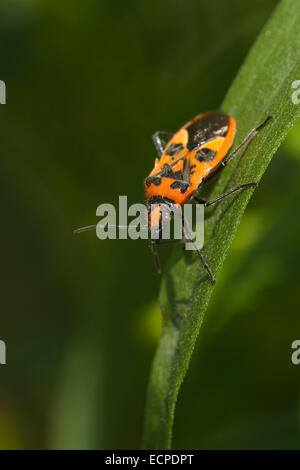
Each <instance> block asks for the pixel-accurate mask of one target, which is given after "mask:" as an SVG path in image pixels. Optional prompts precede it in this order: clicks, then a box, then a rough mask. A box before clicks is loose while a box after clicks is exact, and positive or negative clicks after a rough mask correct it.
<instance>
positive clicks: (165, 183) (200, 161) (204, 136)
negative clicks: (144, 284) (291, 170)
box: [75, 111, 272, 282]
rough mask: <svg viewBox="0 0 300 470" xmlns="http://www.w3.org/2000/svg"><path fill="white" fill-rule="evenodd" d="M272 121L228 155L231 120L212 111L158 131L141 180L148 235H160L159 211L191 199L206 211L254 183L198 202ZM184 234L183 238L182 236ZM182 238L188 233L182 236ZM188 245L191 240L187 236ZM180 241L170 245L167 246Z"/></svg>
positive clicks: (232, 133)
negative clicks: (206, 188) (150, 165)
mask: <svg viewBox="0 0 300 470" xmlns="http://www.w3.org/2000/svg"><path fill="white" fill-rule="evenodd" d="M271 117H272V116H268V117H267V118H266V119H265V120H264V121H263V122H262V123H261V124H260V125H258V126H257V127H255V128H254V129H252V131H251V132H250V133H249V134H248V136H247V137H246V138H245V139H244V140H243V142H242V143H241V144H240V145H239V146H238V147H237V148H236V149H235V150H234V151H233V152H231V153H228V152H229V149H230V147H231V145H232V143H233V141H234V137H235V131H236V122H235V120H234V118H233V117H231V116H228V115H227V114H226V113H224V112H222V111H213V112H208V113H204V114H200V115H198V116H196V117H195V118H194V119H193V120H192V121H189V122H188V123H187V124H185V125H184V126H183V127H182V128H181V129H179V131H178V132H176V133H175V134H172V133H168V132H161V131H158V132H156V133H155V134H154V135H153V141H154V145H155V147H156V150H157V153H158V158H156V160H155V166H154V168H153V170H152V171H151V173H150V175H149V176H148V177H147V178H146V179H145V190H146V195H147V200H148V213H149V224H150V229H151V233H153V232H155V231H157V232H158V233H159V234H160V229H161V224H162V219H163V217H165V216H166V214H165V213H164V212H163V210H162V206H163V205H164V206H169V207H170V209H171V208H174V207H175V208H176V207H179V206H183V205H184V204H185V203H186V202H187V201H189V200H191V199H194V200H195V201H196V202H197V203H199V204H203V205H204V207H207V206H211V205H212V204H215V203H216V202H218V201H220V200H221V199H224V198H225V197H227V196H229V195H230V194H232V193H234V192H235V191H238V190H240V189H243V188H245V187H247V186H255V185H256V184H257V183H256V182H248V183H243V184H240V185H238V186H236V187H234V188H232V189H230V190H229V191H226V192H225V193H224V194H221V195H220V196H218V197H217V198H215V199H213V200H211V201H204V200H203V199H200V198H198V196H197V193H198V191H199V188H200V187H201V186H202V185H203V184H204V183H205V182H206V181H207V179H208V178H210V177H212V176H214V175H215V174H216V173H217V171H219V170H220V169H222V168H224V167H225V166H226V164H227V163H228V162H229V161H230V160H231V159H232V158H233V157H234V156H235V155H236V154H237V153H238V151H239V150H241V149H242V148H243V147H245V146H246V145H247V144H249V143H250V141H251V140H252V139H253V137H254V136H255V135H256V134H257V133H258V131H259V130H260V129H262V128H263V127H264V126H265V125H266V124H267V122H268V121H269V120H270V119H271ZM94 228H96V225H92V226H89V227H83V228H81V229H77V230H75V232H76V233H79V232H83V231H87V230H91V229H94ZM185 233H186V232H185ZM186 235H187V233H186ZM187 238H188V241H190V242H192V243H193V240H192V238H191V237H189V235H187ZM178 241H179V242H180V241H186V239H185V240H170V242H178ZM165 243H166V241H162V240H161V238H160V236H158V239H152V241H151V246H152V250H153V253H154V256H155V260H156V266H157V269H158V271H159V272H160V263H159V258H158V254H157V251H156V245H162V244H165ZM195 250H196V252H197V255H198V257H199V259H200V261H201V263H202V265H203V266H204V268H205V269H206V271H207V273H208V275H209V277H210V279H211V281H212V282H215V278H214V276H213V274H212V272H211V270H210V268H209V266H208V265H207V263H206V262H205V260H204V259H203V256H202V254H201V253H200V251H199V250H198V248H197V247H196V245H195Z"/></svg>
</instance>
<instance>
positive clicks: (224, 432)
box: [0, 0, 300, 449]
mask: <svg viewBox="0 0 300 470" xmlns="http://www.w3.org/2000/svg"><path fill="white" fill-rule="evenodd" d="M276 3H277V2H276V0H265V1H264V2H261V1H260V0H244V1H243V2H241V1H240V0H227V1H226V2H224V1H223V0H210V1H206V0H205V1H204V0H202V1H200V0H189V1H183V0H181V1H180V0H178V1H175V0H159V1H158V0H151V1H142V0H127V1H126V2H122V1H113V2H112V1H109V0H98V1H96V0H85V1H84V2H79V1H77V2H74V1H73V2H71V1H70V0H68V1H67V0H66V1H64V2H62V1H59V0H43V1H42V0H27V1H26V0H1V2H0V58H1V76H0V79H1V80H4V81H5V82H6V86H7V104H6V105H2V106H0V111H1V113H0V120H1V159H0V162H1V171H0V179H1V185H0V188H1V197H0V205H1V220H2V230H1V261H2V263H1V264H2V269H1V306H2V308H1V323H0V339H2V340H4V341H5V342H6V345H7V364H6V365H3V366H0V448H2V449H7V448H8V449H12V448H74V449H81V448H83V449H93V448H104V449H105V448H106V449H117V448H121V449H131V448H139V446H140V441H141V432H142V425H143V412H144V411H143V410H144V405H145V393H146V386H147V380H148V376H149V369H150V366H151V360H152V358H153V354H154V351H155V346H156V344H157V340H158V338H159V332H160V314H159V309H158V306H157V304H156V299H157V294H158V289H159V283H160V279H159V277H158V275H157V273H156V270H155V266H154V261H153V259H152V254H151V251H150V249H149V247H148V246H147V242H145V241H142V240H139V241H131V240H124V241H123V240H122V241H109V240H107V241H103V242H100V241H99V240H98V239H97V238H96V236H95V234H94V233H86V234H82V235H80V236H73V235H72V230H73V229H74V228H76V227H78V226H82V225H87V224H90V223H95V222H96V216H95V211H96V207H97V206H98V205H99V204H100V203H102V202H108V203H113V204H117V202H118V196H119V195H127V196H128V202H129V204H131V203H134V202H143V201H144V200H145V196H144V190H143V178H144V177H145V176H146V175H147V174H148V173H149V171H150V170H151V169H152V167H153V163H154V158H155V151H154V147H153V144H152V141H151V135H152V134H153V133H154V132H155V131H156V130H158V129H159V130H170V131H172V130H173V131H175V130H177V129H178V128H179V127H180V126H181V125H182V124H183V123H185V122H186V121H187V120H189V119H191V118H192V117H193V116H195V115H197V114H199V113H200V112H203V111H207V110H210V109H217V108H218V107H219V106H220V103H221V101H222V99H223V97H224V95H225V93H226V90H227V88H228V86H229V85H230V83H231V81H232V80H233V78H234V76H235V75H236V73H237V71H238V68H239V66H240V65H241V63H242V61H243V59H244V58H245V56H246V54H247V51H248V50H249V47H250V46H251V44H252V43H253V41H254V40H255V38H256V36H257V34H258V33H259V31H260V30H261V28H262V26H263V25H264V23H265V21H266V20H267V18H268V17H269V15H270V13H271V11H272V10H273V8H274V6H275V5H276ZM296 79H300V77H295V80H296ZM299 130H300V127H299V126H298V127H295V128H294V129H293V130H292V132H291V134H290V135H289V137H288V139H287V141H286V142H285V144H284V145H283V147H282V148H281V149H280V151H279V152H278V154H277V155H276V156H275V158H274V160H273V161H272V163H271V165H270V167H269V169H268V171H267V173H266V174H265V176H264V178H263V180H262V183H261V185H260V186H259V188H258V190H257V191H256V193H255V195H254V197H253V199H252V201H251V204H250V205H249V207H248V209H247V211H246V215H245V217H244V219H243V222H242V225H241V227H240V230H239V232H238V236H237V238H236V240H235V242H234V245H233V246H232V249H231V251H230V254H229V256H228V258H227V261H226V263H225V265H224V268H223V270H222V273H221V275H220V276H219V281H218V283H217V286H216V290H215V294H214V296H213V299H212V302H211V305H210V307H209V311H208V313H207V316H206V322H205V323H204V326H203V328H202V330H201V332H200V337H199V341H198V347H197V348H196V351H195V354H194V357H193V359H192V363H191V368H190V370H189V372H188V375H187V377H186V380H185V381H184V384H183V387H182V390H181V393H180V395H179V400H178V406H177V411H176V417H175V431H174V447H175V448H201V449H214V448H225V449H231V448H233V449H238V448H250V449H251V448H255V449H260V448H299V447H300V436H299V425H300V407H299V378H300V377H299V374H300V365H299V366H298V367H297V366H295V365H293V364H292V363H291V352H292V350H291V343H292V341H293V340H295V339H300V338H299V337H300V321H299V300H298V286H299V280H300V275H299V267H298V262H297V261H298V260H299V254H300V253H299V251H300V246H299V230H300V223H299V217H298V210H299V209H298V208H299V204H300V175H299V166H300V153H299V151H300V137H299V135H300V133H299ZM262 158H263V155H262ZM160 253H161V257H162V263H163V265H164V264H165V262H166V259H167V257H168V256H169V254H170V248H169V247H166V248H164V249H161V250H160Z"/></svg>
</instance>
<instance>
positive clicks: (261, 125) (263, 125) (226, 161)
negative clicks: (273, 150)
mask: <svg viewBox="0 0 300 470" xmlns="http://www.w3.org/2000/svg"><path fill="white" fill-rule="evenodd" d="M272 118H273V116H268V117H267V118H266V119H265V120H264V122H262V123H261V124H260V125H259V126H257V127H255V128H254V129H252V131H251V132H250V133H249V134H248V135H247V137H246V138H245V139H244V140H243V142H242V143H241V144H240V145H239V146H238V147H237V148H236V149H235V150H234V151H233V152H231V153H230V154H229V155H228V156H227V157H226V158H224V160H223V161H222V162H221V165H222V166H223V167H224V166H225V165H226V164H227V163H228V162H229V160H231V159H232V158H233V157H234V156H235V155H236V154H237V153H238V152H239V151H240V150H241V148H243V147H245V145H247V144H249V142H251V140H252V139H253V137H255V136H256V134H257V133H258V132H259V131H260V129H262V128H263V127H265V125H266V124H267V123H268V122H269V121H270V119H272Z"/></svg>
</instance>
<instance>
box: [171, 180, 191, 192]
mask: <svg viewBox="0 0 300 470" xmlns="http://www.w3.org/2000/svg"><path fill="white" fill-rule="evenodd" d="M188 187H189V183H183V182H182V181H174V182H173V183H172V184H171V185H170V188H171V189H177V188H178V189H180V192H181V194H184V193H185V192H186V191H187V189H188Z"/></svg>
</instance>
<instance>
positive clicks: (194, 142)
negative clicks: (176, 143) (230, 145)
mask: <svg viewBox="0 0 300 470" xmlns="http://www.w3.org/2000/svg"><path fill="white" fill-rule="evenodd" d="M228 126H229V116H228V115H227V114H225V113H223V112H221V111H216V112H211V113H207V114H205V115H204V116H203V117H202V118H199V119H196V120H194V121H192V122H191V124H190V125H189V126H188V127H187V128H186V130H187V131H188V134H189V140H188V144H187V148H188V150H194V149H195V148H197V147H199V146H200V145H203V144H205V143H206V142H208V141H209V140H212V139H215V138H216V137H225V135H226V134H227V131H228Z"/></svg>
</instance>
